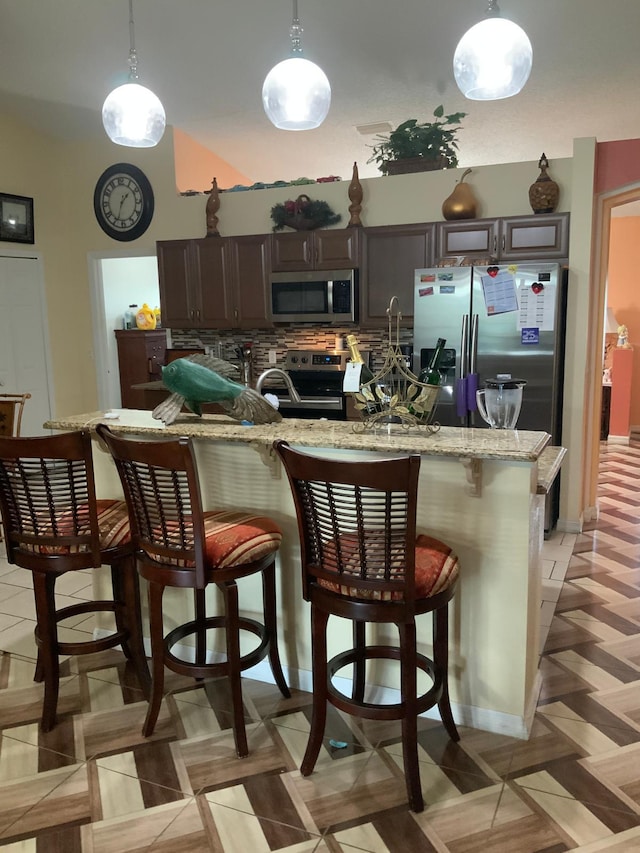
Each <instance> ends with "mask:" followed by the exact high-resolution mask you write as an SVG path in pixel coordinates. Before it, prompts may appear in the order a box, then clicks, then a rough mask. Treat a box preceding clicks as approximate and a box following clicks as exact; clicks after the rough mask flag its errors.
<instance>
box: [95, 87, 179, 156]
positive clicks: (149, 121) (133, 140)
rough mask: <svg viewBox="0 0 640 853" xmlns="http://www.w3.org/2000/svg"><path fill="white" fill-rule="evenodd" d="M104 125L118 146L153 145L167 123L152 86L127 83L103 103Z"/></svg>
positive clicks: (159, 138) (110, 137) (160, 137)
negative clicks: (149, 87) (148, 87)
mask: <svg viewBox="0 0 640 853" xmlns="http://www.w3.org/2000/svg"><path fill="white" fill-rule="evenodd" d="M102 124H103V125H104V129H105V131H106V132H107V136H108V137H109V139H110V140H111V141H112V142H115V143H116V145H126V146H128V147H130V148H151V147H153V146H154V145H157V144H158V142H160V140H161V139H162V135H163V133H164V128H165V124H166V116H165V112H164V107H163V106H162V103H161V102H160V99H159V98H158V97H157V96H156V95H154V93H153V92H152V91H151V89H147V88H146V87H145V86H141V85H140V84H139V83H125V84H124V86H118V88H117V89H114V90H113V92H111V94H110V95H107V98H106V100H105V102H104V104H103V106H102Z"/></svg>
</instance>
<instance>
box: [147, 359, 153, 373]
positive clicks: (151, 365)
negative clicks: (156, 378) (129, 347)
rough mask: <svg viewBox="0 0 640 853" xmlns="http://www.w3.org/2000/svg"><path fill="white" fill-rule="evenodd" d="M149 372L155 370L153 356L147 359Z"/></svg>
mask: <svg viewBox="0 0 640 853" xmlns="http://www.w3.org/2000/svg"><path fill="white" fill-rule="evenodd" d="M147 372H148V373H153V372H154V371H153V359H152V358H149V359H147Z"/></svg>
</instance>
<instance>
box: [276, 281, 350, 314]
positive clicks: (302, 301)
mask: <svg viewBox="0 0 640 853" xmlns="http://www.w3.org/2000/svg"><path fill="white" fill-rule="evenodd" d="M270 304H271V319H272V320H273V322H274V323H320V324H333V325H342V324H344V323H354V322H356V320H357V319H358V278H357V271H356V270H314V271H305V272H283V273H273V274H272V275H271V303H270Z"/></svg>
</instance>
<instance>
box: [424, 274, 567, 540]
mask: <svg viewBox="0 0 640 853" xmlns="http://www.w3.org/2000/svg"><path fill="white" fill-rule="evenodd" d="M566 273H567V271H566V270H564V269H561V268H560V266H559V264H557V263H550V262H540V261H531V262H527V263H518V264H509V265H507V264H503V265H493V266H474V267H437V268H434V269H418V270H416V271H415V283H414V337H413V369H414V372H416V373H419V371H420V370H421V369H422V368H423V367H424V366H425V365H426V364H428V363H429V360H430V357H431V354H432V352H433V349H434V347H435V345H436V341H437V339H438V338H445V339H446V342H447V343H446V348H445V351H444V357H443V359H442V361H441V364H440V368H441V372H442V376H443V384H442V388H441V391H440V396H439V400H438V408H437V411H436V415H435V420H437V421H439V422H440V423H441V424H443V425H448V426H474V427H487V424H486V423H485V422H484V421H483V420H482V418H481V417H480V414H479V413H478V411H477V408H476V402H475V392H476V389H477V388H483V387H484V381H485V380H486V379H491V378H494V377H496V376H497V375H498V374H510V375H511V377H512V378H514V379H524V380H525V381H526V383H527V384H526V386H525V388H524V392H523V400H522V409H521V412H520V417H519V419H518V429H528V430H543V431H545V432H548V433H550V434H551V437H552V443H553V444H560V443H561V426H562V387H563V379H564V377H563V367H564V339H565V315H566V283H567V275H566ZM487 428H488V427H487ZM554 504H556V506H554ZM556 517H557V491H556V494H555V498H552V499H551V500H550V501H548V519H547V522H546V525H545V526H546V527H547V529H549V528H550V527H551V526H552V525H553V524H554V523H555V520H556Z"/></svg>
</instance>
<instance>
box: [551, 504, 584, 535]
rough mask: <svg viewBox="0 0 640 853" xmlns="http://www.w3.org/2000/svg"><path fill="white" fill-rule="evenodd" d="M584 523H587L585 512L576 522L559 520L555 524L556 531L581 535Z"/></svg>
mask: <svg viewBox="0 0 640 853" xmlns="http://www.w3.org/2000/svg"><path fill="white" fill-rule="evenodd" d="M584 521H589V518H588V517H587V511H586V510H585V512H584V513H583V518H580V519H578V520H577V521H569V520H568V519H565V518H559V519H558V521H557V523H556V530H558V531H559V532H560V533H582V527H583V523H584Z"/></svg>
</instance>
